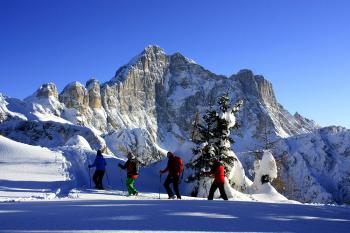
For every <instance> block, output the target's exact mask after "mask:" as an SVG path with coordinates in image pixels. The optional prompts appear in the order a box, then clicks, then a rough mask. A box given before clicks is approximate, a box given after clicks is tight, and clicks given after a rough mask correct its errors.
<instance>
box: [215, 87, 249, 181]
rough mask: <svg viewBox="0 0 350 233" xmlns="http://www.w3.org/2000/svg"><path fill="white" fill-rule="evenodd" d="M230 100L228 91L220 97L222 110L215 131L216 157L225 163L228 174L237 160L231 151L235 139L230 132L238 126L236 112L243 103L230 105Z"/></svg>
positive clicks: (219, 103) (219, 102)
mask: <svg viewBox="0 0 350 233" xmlns="http://www.w3.org/2000/svg"><path fill="white" fill-rule="evenodd" d="M229 102H230V98H229V96H228V93H225V94H224V95H223V96H221V97H220V98H219V101H218V105H219V108H220V112H219V113H218V114H217V115H218V116H217V118H216V128H215V131H214V135H215V136H214V137H215V138H216V141H215V146H216V148H217V152H216V156H217V157H216V159H218V160H220V161H221V162H222V163H223V164H224V166H225V172H226V174H228V173H229V170H230V169H231V168H232V167H233V165H234V162H235V161H236V160H237V159H236V158H235V157H234V156H232V155H231V153H230V152H231V144H233V143H234V141H233V139H232V138H231V137H230V133H231V129H232V128H238V125H237V123H236V118H235V114H236V113H237V112H238V110H239V109H240V107H241V106H242V104H243V102H242V101H238V102H237V103H236V104H235V105H234V106H233V107H230V106H229V104H230V103H229Z"/></svg>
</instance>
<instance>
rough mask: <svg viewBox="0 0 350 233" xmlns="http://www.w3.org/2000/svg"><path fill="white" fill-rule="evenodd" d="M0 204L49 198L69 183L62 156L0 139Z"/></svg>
mask: <svg viewBox="0 0 350 233" xmlns="http://www.w3.org/2000/svg"><path fill="white" fill-rule="evenodd" d="M0 161H1V163H0V170H1V173H0V201H4V200H5V201H6V200H13V198H15V199H51V198H54V197H56V196H57V195H59V194H60V193H61V192H62V191H63V190H64V189H65V185H64V184H65V183H66V182H67V181H69V175H68V174H67V172H66V160H65V158H64V157H63V156H62V154H61V153H58V152H53V151H51V150H49V149H47V148H42V147H39V146H30V145H26V144H23V143H19V142H15V141H12V140H10V139H8V138H5V137H3V136H0Z"/></svg>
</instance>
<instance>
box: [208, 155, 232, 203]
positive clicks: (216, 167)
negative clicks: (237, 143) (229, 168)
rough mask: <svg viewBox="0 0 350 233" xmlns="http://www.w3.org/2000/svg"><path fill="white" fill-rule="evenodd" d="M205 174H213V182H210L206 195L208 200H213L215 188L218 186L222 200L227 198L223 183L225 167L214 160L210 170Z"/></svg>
mask: <svg viewBox="0 0 350 233" xmlns="http://www.w3.org/2000/svg"><path fill="white" fill-rule="evenodd" d="M206 174H207V175H214V182H213V183H212V185H211V187H210V191H209V195H208V200H213V198H214V193H215V191H216V189H218V188H219V190H220V194H221V197H222V198H223V199H224V200H228V198H227V195H226V192H225V188H224V184H225V167H224V165H222V163H221V162H220V161H219V160H217V161H215V162H214V164H213V166H212V168H211V171H210V172H208V173H206Z"/></svg>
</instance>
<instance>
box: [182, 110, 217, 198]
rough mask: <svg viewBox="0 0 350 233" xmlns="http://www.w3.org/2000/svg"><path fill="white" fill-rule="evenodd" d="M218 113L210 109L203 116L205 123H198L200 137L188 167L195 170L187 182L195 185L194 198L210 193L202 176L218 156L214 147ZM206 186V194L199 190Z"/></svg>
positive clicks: (195, 139)
mask: <svg viewBox="0 0 350 233" xmlns="http://www.w3.org/2000/svg"><path fill="white" fill-rule="evenodd" d="M216 118H217V113H216V111H214V110H213V109H212V107H210V109H209V110H207V111H206V113H205V115H204V116H203V121H204V122H197V124H196V129H194V130H196V131H197V132H198V136H199V137H196V138H194V139H193V142H194V143H195V144H196V145H197V146H196V147H195V148H193V149H192V153H193V157H192V159H191V161H190V163H188V164H187V167H190V168H191V169H192V170H193V173H192V174H191V175H190V176H189V177H188V178H187V182H190V183H193V190H192V193H191V195H192V196H204V195H207V194H206V193H207V192H208V190H207V187H206V185H205V183H206V180H208V179H207V178H205V177H202V176H201V173H202V172H203V170H205V171H206V170H209V168H210V167H211V165H212V162H213V160H214V159H215V155H216V150H217V149H216V148H215V145H214V139H215V138H214V133H213V132H212V131H213V128H214V126H215V123H216ZM203 186H205V191H204V192H205V193H203V190H199V187H203Z"/></svg>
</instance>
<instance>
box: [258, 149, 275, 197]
mask: <svg viewBox="0 0 350 233" xmlns="http://www.w3.org/2000/svg"><path fill="white" fill-rule="evenodd" d="M254 174H255V178H254V183H253V185H252V187H253V188H254V189H255V190H259V189H260V188H261V186H262V185H263V184H264V183H267V182H271V181H272V180H273V179H275V178H277V165H276V161H275V158H274V157H273V155H272V154H271V152H270V151H264V152H263V156H262V159H261V160H256V161H255V162H254Z"/></svg>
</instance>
